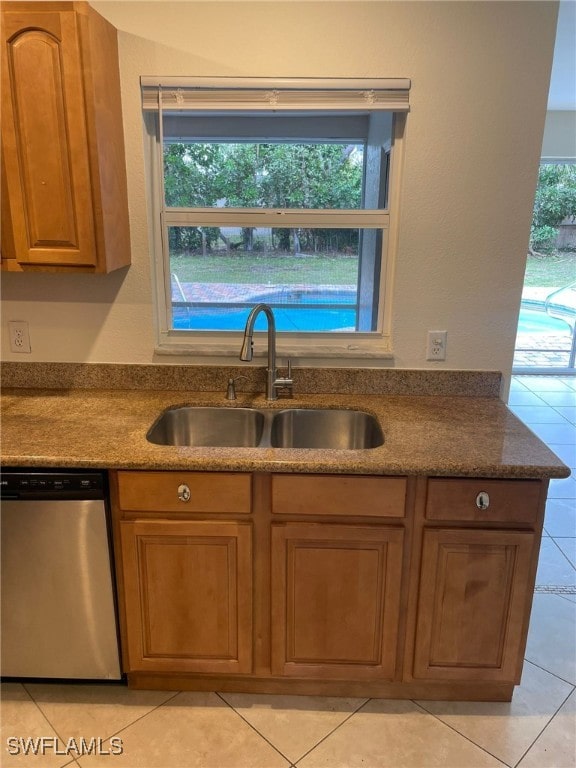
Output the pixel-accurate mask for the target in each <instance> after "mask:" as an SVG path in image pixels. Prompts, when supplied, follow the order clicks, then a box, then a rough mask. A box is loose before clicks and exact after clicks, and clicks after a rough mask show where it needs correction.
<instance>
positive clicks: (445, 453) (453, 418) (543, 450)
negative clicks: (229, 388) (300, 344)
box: [0, 382, 569, 478]
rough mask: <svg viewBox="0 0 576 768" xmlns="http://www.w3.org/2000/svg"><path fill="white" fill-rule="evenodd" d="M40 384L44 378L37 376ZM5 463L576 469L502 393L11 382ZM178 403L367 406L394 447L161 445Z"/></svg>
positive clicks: (459, 471)
mask: <svg viewBox="0 0 576 768" xmlns="http://www.w3.org/2000/svg"><path fill="white" fill-rule="evenodd" d="M35 383H36V382H35ZM0 403H1V414H2V464H3V465H4V466H6V467H7V466H11V467H99V468H117V469H118V468H124V469H142V470H145V469H156V470H233V471H236V470H238V471H263V472H317V473H332V474H334V473H352V474H373V475H397V474H409V475H414V474H420V475H444V476H460V477H461V476H477V477H502V478H560V477H567V476H568V475H569V469H568V468H567V467H566V466H565V465H564V464H563V463H562V462H561V461H560V460H559V459H558V458H557V457H556V456H555V455H554V454H553V453H552V452H551V451H550V450H549V449H548V448H547V447H546V445H544V443H542V442H541V440H539V439H538V438H537V437H536V436H535V435H534V434H533V433H532V432H530V430H528V429H527V428H526V427H525V426H524V425H523V424H522V423H521V422H520V421H519V420H518V419H517V418H516V417H515V416H514V415H513V414H512V413H511V412H510V411H509V410H508V409H507V408H506V406H505V405H504V404H503V403H502V402H501V401H500V400H499V399H498V397H496V396H494V395H493V394H492V396H487V397H486V396H481V397H477V396H475V397H462V396H459V397H458V396H453V395H449V396H442V395H433V396H430V395H427V396H420V395H396V394H361V393H356V394H354V393H347V394H310V393H308V394H300V395H299V394H296V396H295V397H294V398H293V399H290V400H283V399H282V400H279V401H277V402H276V403H273V404H270V403H267V402H266V400H265V399H264V398H263V396H262V395H260V394H256V393H252V392H248V393H239V395H238V399H237V400H236V401H234V402H228V401H227V400H226V399H225V398H224V393H223V391H222V390H221V391H218V392H216V391H214V392H208V391H195V392H192V391H183V390H180V389H172V390H164V389H97V388H92V389H91V388H85V389H64V388H63V389H40V388H34V389H31V388H28V389H26V388H18V387H16V388H14V387H13V388H9V389H4V391H3V394H2V397H1V400H0ZM175 405H218V406H222V407H226V408H230V407H232V408H234V407H245V406H255V407H258V408H267V407H270V406H271V405H272V407H275V408H285V407H331V408H338V407H340V408H352V409H359V410H365V411H367V412H369V413H372V414H374V415H375V416H376V417H377V418H378V419H379V421H380V424H381V426H382V430H383V432H384V436H385V442H384V445H383V446H381V447H378V448H373V449H369V450H352V451H346V450H302V449H300V450H292V449H280V448H189V447H172V446H160V445H153V444H151V443H149V442H148V441H147V440H146V432H147V431H148V429H149V427H150V426H151V424H152V423H153V422H154V421H155V419H156V418H157V417H158V416H159V414H160V413H161V412H162V411H163V410H164V409H165V408H167V407H169V406H175Z"/></svg>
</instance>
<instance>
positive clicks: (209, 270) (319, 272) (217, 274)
mask: <svg viewBox="0 0 576 768" xmlns="http://www.w3.org/2000/svg"><path fill="white" fill-rule="evenodd" d="M170 269H171V271H172V272H174V273H176V274H177V275H178V278H179V280H180V281H181V282H186V283H193V282H201V283H236V284H238V283H271V284H282V283H307V284H308V285H321V284H326V283H328V284H330V285H356V281H357V274H358V258H357V257H356V256H348V255H342V254H338V255H330V254H322V255H320V254H319V255H312V256H294V255H291V254H282V255H279V254H267V253H259V254H253V253H251V254H248V253H242V254H235V255H232V254H226V253H222V254H208V255H207V256H201V255H188V254H186V255H174V256H172V257H171V259H170Z"/></svg>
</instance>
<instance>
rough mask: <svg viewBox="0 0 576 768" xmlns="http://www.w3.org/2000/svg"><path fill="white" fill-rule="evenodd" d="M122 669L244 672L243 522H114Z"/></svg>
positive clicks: (247, 618) (248, 582)
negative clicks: (122, 606) (122, 604)
mask: <svg viewBox="0 0 576 768" xmlns="http://www.w3.org/2000/svg"><path fill="white" fill-rule="evenodd" d="M121 536H122V557H123V564H124V582H125V599H126V618H127V636H128V656H129V662H130V670H131V671H134V670H142V671H146V670H148V671H189V672H223V673H225V672H249V671H250V669H251V666H252V649H251V634H252V633H251V624H252V566H251V526H250V524H249V523H228V522H219V521H217V522H180V521H156V520H154V521H146V522H141V521H137V522H134V523H126V522H125V523H122V524H121Z"/></svg>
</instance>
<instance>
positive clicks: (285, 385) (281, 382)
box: [274, 358, 294, 394]
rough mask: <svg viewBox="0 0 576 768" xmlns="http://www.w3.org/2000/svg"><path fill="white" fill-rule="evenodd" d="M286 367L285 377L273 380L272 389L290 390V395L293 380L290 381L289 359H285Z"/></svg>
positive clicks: (290, 367) (290, 364)
mask: <svg viewBox="0 0 576 768" xmlns="http://www.w3.org/2000/svg"><path fill="white" fill-rule="evenodd" d="M286 366H287V368H288V370H287V373H286V376H277V377H276V379H275V380H274V387H275V389H288V390H290V394H292V387H293V386H294V380H293V379H292V361H291V360H290V358H287V360H286Z"/></svg>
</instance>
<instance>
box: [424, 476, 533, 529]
mask: <svg viewBox="0 0 576 768" xmlns="http://www.w3.org/2000/svg"><path fill="white" fill-rule="evenodd" d="M542 491H543V487H542V481H541V480H483V479H481V478H478V479H469V480H468V479H467V480H454V479H445V478H432V479H430V480H429V481H428V496H427V500H426V517H427V518H428V520H463V521H479V522H480V521H482V522H498V523H530V524H532V523H535V522H536V520H537V519H538V513H539V510H540V499H541V496H542Z"/></svg>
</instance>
